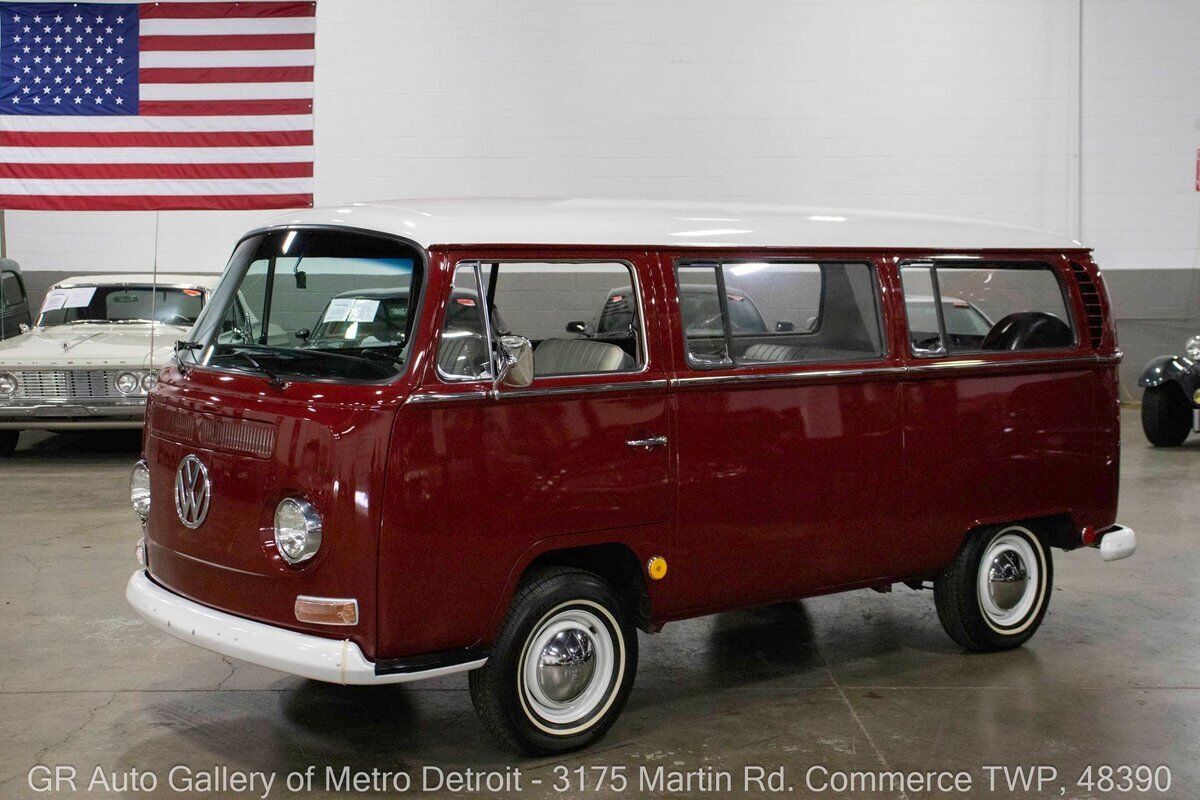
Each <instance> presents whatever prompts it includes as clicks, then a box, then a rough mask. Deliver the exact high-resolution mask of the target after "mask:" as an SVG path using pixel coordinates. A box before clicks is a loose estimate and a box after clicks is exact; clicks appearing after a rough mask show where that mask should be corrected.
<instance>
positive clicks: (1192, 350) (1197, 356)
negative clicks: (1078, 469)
mask: <svg viewBox="0 0 1200 800" xmlns="http://www.w3.org/2000/svg"><path fill="white" fill-rule="evenodd" d="M1187 354H1188V358H1190V359H1192V361H1200V336H1193V337H1192V338H1190V339H1188V340H1187ZM3 380H4V376H2V375H0V381H3ZM2 391H4V389H3V385H2V384H0V392H2Z"/></svg>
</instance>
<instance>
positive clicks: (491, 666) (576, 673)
mask: <svg viewBox="0 0 1200 800" xmlns="http://www.w3.org/2000/svg"><path fill="white" fill-rule="evenodd" d="M636 672H637V631H636V629H635V628H634V627H633V625H632V624H631V622H630V616H629V613H628V610H627V608H626V607H625V603H624V602H623V598H622V597H621V596H620V594H619V593H618V592H617V591H616V589H615V588H614V587H613V586H612V585H611V584H609V583H608V582H607V581H605V580H604V579H602V578H600V577H599V576H598V575H595V574H593V573H590V572H585V571H583V570H578V569H571V568H565V567H559V568H551V569H548V570H546V571H543V572H541V573H539V574H537V575H536V576H534V577H533V578H532V579H531V580H529V581H527V582H526V583H525V584H524V585H523V586H522V587H521V588H520V589H519V590H518V591H517V594H516V596H515V597H514V598H513V602H512V605H511V607H510V608H509V613H508V616H507V618H506V619H505V622H504V626H503V627H502V628H501V631H500V634H499V635H498V636H497V637H496V641H495V642H494V643H493V646H492V648H491V653H490V655H489V657H488V662H487V664H486V665H484V666H483V667H481V668H480V669H478V670H475V671H474V672H472V673H471V674H470V676H469V677H470V687H471V700H472V702H473V703H474V705H475V710H476V711H477V712H478V713H479V717H480V719H481V720H482V721H483V723H484V724H485V725H486V726H487V728H488V729H489V730H490V731H491V732H492V733H493V734H494V735H495V736H496V737H497V738H498V739H499V740H500V741H501V742H502V743H504V744H506V745H508V746H509V747H510V748H512V749H515V750H518V751H520V752H522V753H526V754H530V755H545V754H553V753H563V752H567V751H570V750H575V749H578V748H580V747H586V746H587V745H589V744H591V743H592V742H594V741H596V740H597V739H599V738H600V737H601V736H603V735H604V734H605V733H606V732H607V731H608V729H609V728H610V727H611V726H612V724H613V722H615V721H616V718H617V716H618V715H619V714H620V712H621V709H622V707H623V706H624V705H625V700H626V699H627V698H628V696H629V691H630V689H631V688H632V687H633V678H634V675H635V673H636Z"/></svg>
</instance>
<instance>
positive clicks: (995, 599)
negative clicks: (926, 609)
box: [934, 525, 1054, 651]
mask: <svg viewBox="0 0 1200 800" xmlns="http://www.w3.org/2000/svg"><path fill="white" fill-rule="evenodd" d="M1053 588H1054V565H1053V561H1052V559H1051V557H1050V551H1049V549H1048V547H1047V545H1046V543H1045V542H1044V541H1043V539H1042V538H1041V536H1039V535H1038V533H1037V532H1036V531H1034V530H1032V529H1031V528H1029V527H1026V526H1024V525H998V526H992V527H987V528H980V529H978V530H975V531H973V532H972V533H971V534H970V535H968V536H967V539H966V541H964V542H963V545H962V547H961V548H960V549H959V551H958V555H957V556H955V559H954V561H953V562H951V564H950V566H948V567H947V568H946V569H945V570H944V571H943V572H942V574H941V575H940V576H939V577H938V579H937V580H936V581H935V582H934V601H935V604H936V606H937V612H938V619H939V620H941V623H942V627H943V628H945V629H946V633H948V634H949V635H950V638H952V639H954V641H955V642H957V643H958V644H960V645H962V646H963V647H965V648H967V649H969V650H984V651H986V650H1007V649H1010V648H1013V647H1018V646H1020V645H1022V644H1024V643H1025V642H1026V641H1027V640H1028V639H1029V637H1031V636H1033V634H1034V633H1035V632H1036V631H1037V629H1038V626H1040V625H1041V624H1042V619H1043V618H1044V617H1045V615H1046V609H1047V607H1048V606H1049V603H1050V593H1051V592H1052V590H1053Z"/></svg>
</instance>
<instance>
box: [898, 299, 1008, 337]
mask: <svg viewBox="0 0 1200 800" xmlns="http://www.w3.org/2000/svg"><path fill="white" fill-rule="evenodd" d="M942 317H943V318H944V319H945V320H946V333H948V334H950V335H951V336H987V334H988V331H990V330H991V329H992V323H991V322H990V321H988V318H987V317H985V316H984V315H983V313H982V312H981V311H980V310H979V309H977V308H975V306H973V305H971V304H970V303H968V302H967V301H965V300H942ZM908 326H909V328H911V329H912V330H914V331H936V330H937V329H938V323H937V311H936V310H935V308H934V305H933V300H911V301H910V302H909V304H908Z"/></svg>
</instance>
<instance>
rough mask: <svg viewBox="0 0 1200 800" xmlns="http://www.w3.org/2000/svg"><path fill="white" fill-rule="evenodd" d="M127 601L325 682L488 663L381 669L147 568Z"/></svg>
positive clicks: (174, 628)
mask: <svg viewBox="0 0 1200 800" xmlns="http://www.w3.org/2000/svg"><path fill="white" fill-rule="evenodd" d="M125 599H126V600H128V601H129V604H130V605H131V606H133V607H134V609H135V610H136V611H137V612H138V613H139V614H141V615H142V617H144V618H145V620H146V621H147V622H149V623H150V624H151V625H153V626H154V627H156V628H158V629H159V630H161V631H163V632H165V633H169V634H171V635H172V636H175V637H177V638H179V639H183V640H184V641H187V642H191V643H192V644H195V645H198V646H200V647H203V648H205V649H206V650H212V651H213V652H216V653H220V654H221V655H224V656H229V657H230V658H236V659H238V660H240V661H248V662H249V663H251V664H258V665H259V666H262V667H267V668H269V669H274V670H278V671H280V672H286V673H288V674H291V675H299V676H301V677H304V678H311V679H312V680H317V681H326V682H327V683H338V684H343V685H356V686H367V685H376V684H384V683H406V682H408V681H416V680H422V679H424V678H436V677H438V676H441V675H449V674H452V673H455V672H465V671H467V670H472V669H477V668H479V667H482V666H483V665H484V663H485V662H486V661H487V659H486V658H482V659H475V660H471V661H459V662H456V663H450V664H437V665H432V666H430V667H429V668H428V669H405V670H404V671H396V670H394V669H387V670H385V671H379V670H378V669H377V665H376V663H375V662H373V661H369V660H367V658H366V657H365V656H363V653H362V650H360V649H359V647H358V645H357V644H355V643H354V642H352V641H350V640H349V639H330V638H325V637H323V636H313V635H311V634H305V633H297V632H296V631H289V630H285V629H283V628H278V627H275V626H274V625H267V624H265V623H262V622H254V621H252V620H248V619H243V618H242V617H237V616H234V615H233V614H226V613H225V612H223V611H217V610H216V609H215V608H209V607H208V606H205V605H201V604H200V603H196V602H193V601H191V600H188V599H187V598H185V597H181V596H180V595H177V594H175V593H174V592H172V591H170V590H168V589H165V588H163V587H162V586H159V585H158V584H157V583H155V582H154V581H153V580H151V578H150V576H149V575H148V574H147V573H146V571H145V570H139V571H137V572H135V573H134V574H133V576H132V577H130V579H129V583H128V585H127V586H126V587H125Z"/></svg>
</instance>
